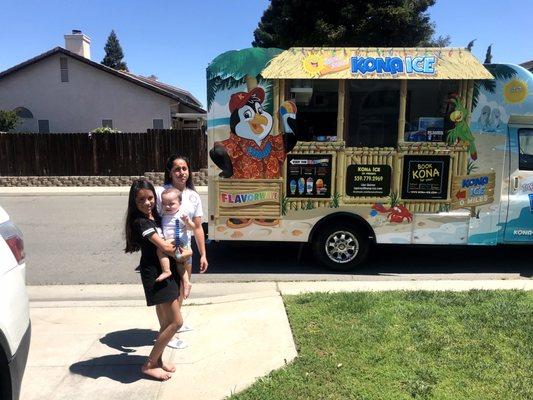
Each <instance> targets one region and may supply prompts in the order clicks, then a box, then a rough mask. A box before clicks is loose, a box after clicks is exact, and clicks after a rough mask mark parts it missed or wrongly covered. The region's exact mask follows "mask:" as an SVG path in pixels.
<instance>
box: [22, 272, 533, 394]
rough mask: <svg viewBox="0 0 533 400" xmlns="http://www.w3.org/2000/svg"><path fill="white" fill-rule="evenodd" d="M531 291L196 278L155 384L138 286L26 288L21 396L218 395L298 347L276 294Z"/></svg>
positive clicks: (151, 315)
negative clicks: (147, 366) (176, 339)
mask: <svg viewBox="0 0 533 400" xmlns="http://www.w3.org/2000/svg"><path fill="white" fill-rule="evenodd" d="M470 289H522V290H533V280H531V279H516V280H490V281H456V280H450V281H443V280H440V281H375V282H368V281H363V282H361V281H359V282H357V281H351V282H279V283H276V282H249V283H210V284H207V283H204V284H201V283H197V284H195V285H194V287H193V294H192V296H191V299H190V300H189V301H188V303H187V304H188V305H187V306H185V307H184V308H183V315H184V319H185V321H186V322H187V324H190V325H192V326H193V327H194V330H193V331H191V332H186V333H183V334H181V335H180V336H181V337H182V338H183V339H184V340H186V341H187V342H188V343H189V347H187V348H186V349H183V350H172V349H169V348H167V350H166V351H165V354H164V358H165V359H168V360H171V361H173V362H174V363H175V364H176V367H177V371H176V373H174V374H173V377H172V378H171V379H170V380H169V381H167V382H164V383H160V382H156V381H151V380H148V379H144V378H143V377H142V376H141V374H140V372H139V369H140V367H141V365H142V363H143V362H144V360H145V357H146V356H147V355H148V353H149V351H150V349H151V346H152V345H153V339H154V336H155V334H156V331H157V329H158V325H157V319H156V316H155V311H154V309H153V307H146V305H145V302H144V296H143V292H142V288H141V286H140V285H79V286H31V287H29V288H28V293H29V296H30V307H31V310H30V312H31V318H32V339H31V347H30V355H29V359H28V364H27V367H26V373H25V376H24V380H23V384H22V396H21V399H22V400H33V399H49V400H60V399H61V400H63V399H64V400H67V399H68V400H71V399H73V398H76V400H84V399H88V400H94V399H95V398H102V399H119V400H122V399H127V400H135V399H149V400H150V399H154V400H165V399H181V398H184V399H185V398H187V399H194V400H203V399H206V400H207V399H223V398H225V397H227V396H229V395H231V394H232V393H235V392H237V391H240V390H243V389H244V388H246V387H247V386H249V385H251V384H252V383H253V382H254V381H255V380H256V379H257V378H258V377H261V376H264V375H266V374H268V373H269V372H270V371H272V370H274V369H277V368H280V367H283V366H284V365H286V363H289V362H290V361H292V360H293V359H294V358H295V357H296V355H297V353H296V348H295V344H294V341H293V338H292V332H291V330H290V326H289V322H288V320H287V315H286V313H285V309H284V305H283V301H282V298H281V294H298V293H304V292H337V291H383V290H470Z"/></svg>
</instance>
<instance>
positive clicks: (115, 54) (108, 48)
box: [101, 30, 128, 71]
mask: <svg viewBox="0 0 533 400" xmlns="http://www.w3.org/2000/svg"><path fill="white" fill-rule="evenodd" d="M104 50H105V57H104V59H103V60H102V62H101V64H103V65H105V66H107V67H110V68H113V69H118V70H121V71H127V70H128V66H127V65H126V63H125V62H124V61H122V59H123V58H124V53H123V52H122V47H121V46H120V42H119V41H118V38H117V34H116V33H115V31H114V30H112V31H111V33H110V34H109V37H108V38H107V43H106V44H105V47H104Z"/></svg>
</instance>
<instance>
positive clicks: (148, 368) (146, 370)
mask: <svg viewBox="0 0 533 400" xmlns="http://www.w3.org/2000/svg"><path fill="white" fill-rule="evenodd" d="M141 372H142V373H143V374H145V375H147V376H149V377H150V378H153V379H156V380H158V381H167V380H169V379H170V378H171V377H172V375H170V373H169V372H167V371H165V370H163V368H161V367H159V366H158V364H157V363H154V362H153V361H150V360H146V362H145V363H144V365H143V366H142V367H141Z"/></svg>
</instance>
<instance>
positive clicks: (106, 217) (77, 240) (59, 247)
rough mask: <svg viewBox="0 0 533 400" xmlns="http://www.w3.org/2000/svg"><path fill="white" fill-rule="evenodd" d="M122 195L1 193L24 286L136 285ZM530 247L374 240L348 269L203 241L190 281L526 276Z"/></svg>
mask: <svg viewBox="0 0 533 400" xmlns="http://www.w3.org/2000/svg"><path fill="white" fill-rule="evenodd" d="M126 204H127V196H125V195H117V194H115V195H70V196H57V195H56V196H43V195H40V196H31V195H22V196H0V205H1V206H2V207H4V208H5V209H6V211H7V212H8V213H9V214H10V216H11V218H12V219H13V220H14V221H15V223H17V225H18V226H19V227H20V228H21V229H22V231H23V233H24V239H25V248H26V255H27V283H28V285H51V284H70V285H75V284H116V283H138V282H139V276H138V274H137V273H136V272H135V267H136V266H137V263H138V259H139V256H140V254H138V253H137V254H125V253H124V251H123V248H124V239H123V236H122V234H123V229H124V227H123V225H124V214H125V211H126ZM532 250H533V247H531V246H501V247H500V246H498V247H461V246H457V247H452V246H438V247H434V246H425V247H423V246H422V247H411V246H409V247H408V246H401V245H395V246H392V245H388V246H377V247H376V248H375V249H374V251H373V253H372V257H371V259H370V260H369V261H368V262H367V263H366V264H365V265H363V266H362V267H361V268H360V269H359V270H357V271H355V272H353V273H334V272H331V271H327V270H325V269H324V268H323V267H322V266H321V265H320V264H319V263H318V262H317V261H315V260H314V259H313V257H312V254H311V251H310V248H309V247H308V246H306V245H299V244H291V243H271V242H269V243H264V242H263V243H261V242H255V243H245V244H242V243H240V244H235V243H210V244H209V245H208V249H207V251H208V257H209V263H210V266H209V270H208V273H206V274H203V275H199V274H196V275H195V278H194V279H195V281H196V282H232V281H233V282H246V281H274V280H275V281H296V280H344V281H350V280H391V279H398V280H406V279H407V280H410V279H415V280H416V279H432V280H434V279H516V278H521V277H522V278H523V277H531V276H533V263H532V262H531V258H532V254H533V253H532Z"/></svg>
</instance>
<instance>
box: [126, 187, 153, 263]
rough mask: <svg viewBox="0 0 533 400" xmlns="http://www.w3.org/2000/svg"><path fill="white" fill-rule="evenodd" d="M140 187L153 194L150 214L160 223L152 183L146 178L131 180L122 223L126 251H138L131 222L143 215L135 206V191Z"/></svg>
mask: <svg viewBox="0 0 533 400" xmlns="http://www.w3.org/2000/svg"><path fill="white" fill-rule="evenodd" d="M141 189H148V190H150V191H151V192H152V193H153V194H154V207H153V208H152V215H153V216H154V218H155V221H156V223H157V224H160V223H161V217H160V216H159V213H158V212H157V207H156V203H157V202H156V201H155V199H157V195H156V193H155V189H154V185H152V183H151V182H150V181H149V180H147V179H137V180H135V181H133V183H132V184H131V187H130V194H129V197H128V209H127V210H126V218H125V223H124V237H125V238H126V248H125V249H124V251H125V252H126V253H133V252H135V251H139V249H140V246H139V243H136V241H135V238H134V236H133V229H132V224H133V221H134V220H135V218H137V217H141V216H143V214H142V213H141V212H140V211H139V209H138V208H137V203H136V202H135V199H136V198H137V193H138V192H139V190H141Z"/></svg>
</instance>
